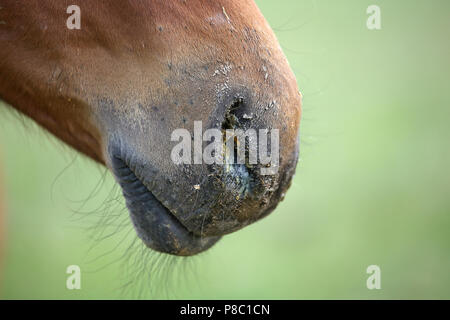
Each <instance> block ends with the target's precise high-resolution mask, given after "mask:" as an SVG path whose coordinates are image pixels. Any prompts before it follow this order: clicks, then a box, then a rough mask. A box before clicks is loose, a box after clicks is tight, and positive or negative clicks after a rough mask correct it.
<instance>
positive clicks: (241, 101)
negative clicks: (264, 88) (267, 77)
mask: <svg viewBox="0 0 450 320" xmlns="http://www.w3.org/2000/svg"><path fill="white" fill-rule="evenodd" d="M254 97H255V96H254V95H253V94H252V93H249V92H248V91H242V89H241V91H235V92H234V93H233V94H232V95H230V98H229V99H225V100H224V101H223V102H222V103H221V105H220V106H219V108H218V111H219V113H218V116H217V117H213V118H214V121H211V122H210V123H209V125H208V126H207V128H211V127H212V128H218V129H222V131H224V129H226V130H242V132H248V130H254V131H255V132H256V134H257V136H256V137H257V140H256V141H252V143H253V144H256V151H257V152H256V153H257V154H258V156H257V162H256V163H253V164H249V163H248V161H246V162H245V163H244V164H237V163H233V164H228V163H224V164H217V163H215V164H211V165H197V166H199V168H195V165H194V168H192V171H190V170H187V172H196V174H197V176H196V177H195V174H194V177H195V178H196V180H197V181H201V183H199V184H196V185H195V187H196V188H194V190H195V192H194V193H193V196H192V198H191V199H190V201H188V207H190V208H191V210H190V211H189V212H183V213H180V215H179V218H180V220H181V221H183V224H184V225H186V226H187V228H188V229H190V230H192V232H193V233H194V234H197V235H200V236H219V235H223V234H227V233H230V232H233V231H236V230H238V229H240V228H242V227H244V226H246V225H248V224H250V223H252V222H254V221H256V220H258V219H260V218H262V217H263V216H265V215H267V214H268V213H269V212H271V211H272V210H273V209H274V208H275V207H276V205H277V203H278V202H279V201H280V200H282V198H283V197H284V193H285V192H286V190H287V188H288V187H289V184H290V181H291V178H292V176H293V173H294V171H295V165H296V163H297V157H298V134H297V132H295V131H294V132H293V131H289V128H288V123H289V122H287V121H285V118H284V116H283V115H282V114H280V112H282V107H281V106H280V105H279V102H277V101H276V99H266V100H264V101H256V100H255V98H254ZM219 114H220V115H219ZM217 120H219V121H217ZM207 128H205V129H207ZM260 130H267V133H268V135H269V137H268V141H267V149H268V150H269V151H270V150H271V144H274V143H277V144H278V146H279V148H280V150H279V159H277V160H278V161H279V166H278V167H274V168H273V169H274V170H273V171H272V173H271V174H267V173H265V174H263V172H264V170H266V171H267V169H268V168H267V167H268V166H270V163H269V164H262V163H261V159H260V158H259V149H260V143H261V141H260V140H261V139H262V138H263V137H262V136H261V135H262V134H263V133H264V131H263V132H261V131H260ZM274 130H277V131H279V137H278V138H279V140H277V141H271V138H270V133H271V131H274ZM291 134H294V137H291V136H290V135H291ZM286 140H294V143H293V144H292V142H290V143H287V142H286ZM247 142H248V141H247ZM235 144H237V141H235ZM247 147H248V145H247ZM224 148H225V147H224ZM247 151H248V148H247ZM234 152H237V150H234ZM246 155H247V156H248V153H247V154H246ZM234 160H236V159H234ZM246 160H248V158H247V159H246ZM272 160H274V159H272ZM272 165H274V163H273V161H272ZM188 167H189V166H188ZM191 167H192V166H191ZM186 168H187V167H186V166H185V167H183V168H181V167H180V170H185V169H186ZM191 188H192V186H191Z"/></svg>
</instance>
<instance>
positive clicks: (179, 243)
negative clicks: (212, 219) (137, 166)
mask: <svg viewBox="0 0 450 320" xmlns="http://www.w3.org/2000/svg"><path fill="white" fill-rule="evenodd" d="M111 158H112V167H113V172H114V174H115V176H116V178H117V180H118V183H119V185H120V186H121V188H122V193H123V195H124V197H125V200H126V204H127V207H128V210H129V213H130V217H131V220H132V222H133V225H134V228H135V230H136V232H137V234H138V236H139V238H141V240H142V241H143V242H144V244H145V245H147V246H148V247H150V248H152V249H154V250H156V251H160V252H164V253H169V254H174V255H180V256H188V255H194V254H197V253H199V252H201V251H204V250H206V249H208V248H209V247H211V246H212V245H213V244H214V243H215V242H217V241H218V240H219V239H220V237H200V236H197V235H195V234H194V233H193V232H191V231H190V230H189V229H188V228H187V227H186V226H185V225H184V224H183V223H182V222H181V221H180V220H179V219H178V218H177V217H176V216H175V215H174V214H173V213H172V212H171V211H170V210H169V209H168V208H167V207H166V206H164V205H163V203H162V202H161V201H160V200H159V199H158V198H157V197H156V196H155V195H154V194H153V193H152V192H151V191H150V189H149V188H148V187H147V186H146V184H145V183H144V181H145V180H144V179H142V178H139V176H138V175H137V174H136V173H135V171H134V170H133V169H131V167H130V166H129V165H128V164H127V163H126V162H125V161H124V160H122V159H121V158H120V157H118V156H114V155H113V156H112V157H111Z"/></svg>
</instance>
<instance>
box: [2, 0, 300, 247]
mask: <svg viewBox="0 0 450 320" xmlns="http://www.w3.org/2000/svg"><path fill="white" fill-rule="evenodd" d="M63 2H64V1H58V2H55V3H50V2H49V3H46V2H43V1H36V2H33V1H29V2H28V1H27V2H26V3H21V2H17V1H4V4H3V2H2V6H3V8H2V9H1V10H0V20H2V21H4V22H5V23H4V24H3V25H0V29H1V30H2V33H1V35H0V37H2V38H3V39H2V43H4V44H5V45H3V44H2V48H1V49H0V54H1V58H2V59H3V62H2V63H1V65H0V69H1V71H2V73H3V74H4V75H5V76H2V77H1V79H0V95H1V97H2V98H3V99H5V100H6V101H7V102H9V103H10V104H11V105H12V106H13V107H15V108H17V109H19V110H20V111H22V112H23V113H25V114H27V115H28V116H30V117H32V118H33V119H35V120H36V121H37V122H38V123H40V124H41V125H42V126H44V127H45V128H47V129H48V130H49V131H50V132H52V133H54V134H55V135H56V136H58V137H59V138H60V139H62V140H63V141H65V142H66V143H68V144H70V145H71V146H73V147H74V148H76V149H77V150H79V151H81V152H83V153H84V154H86V155H88V156H90V157H91V158H93V159H95V160H96V161H98V162H101V163H103V164H105V165H106V166H107V167H108V168H110V170H111V171H112V172H113V174H114V176H115V178H116V180H117V181H118V183H119V184H120V185H121V187H122V190H123V194H124V196H125V199H126V202H127V206H128V209H129V212H130V215H131V218H132V221H133V224H134V226H135V229H136V231H137V233H138V236H139V237H140V238H141V239H142V240H143V241H144V243H145V244H146V245H147V246H149V247H150V248H153V249H155V250H158V251H162V252H166V253H170V254H175V255H193V254H196V253H198V252H201V251H203V250H206V249H208V248H209V247H211V246H212V245H213V244H214V243H215V242H216V241H217V240H218V239H219V238H220V237H221V236H222V235H224V234H227V233H230V232H233V231H236V230H238V229H240V228H242V227H244V226H246V225H248V224H250V223H252V222H254V221H256V220H258V219H260V218H262V217H264V216H265V215H267V214H268V213H270V212H271V211H272V210H273V209H274V208H275V207H276V205H277V204H278V202H279V201H280V200H282V198H283V197H284V193H285V192H286V190H287V188H288V187H289V184H290V181H291V179H292V176H293V174H294V170H295V166H296V163H297V157H298V143H299V142H298V129H299V122H300V114H301V97H300V94H299V92H298V90H297V83H296V80H295V78H294V75H293V73H292V71H291V69H290V68H289V65H288V62H287V61H286V58H285V56H284V55H283V53H282V51H281V49H280V46H279V44H278V42H277V40H276V38H275V36H274V34H273V32H272V31H271V29H270V27H269V25H268V24H267V22H266V20H265V19H264V17H263V16H262V15H261V13H260V11H259V10H258V8H257V7H256V5H255V4H254V3H253V1H251V0H223V1H203V0H186V1H114V2H113V1H101V2H98V1H92V2H89V3H87V2H84V1H83V2H81V3H80V5H79V6H80V10H81V29H79V30H77V29H73V30H70V29H68V28H67V27H66V19H67V18H68V14H67V13H66V8H67V6H69V5H70V4H71V3H69V2H67V3H63ZM24 6H26V7H27V8H26V9H25V8H23V7H24ZM194 129H195V130H194ZM207 129H217V130H216V131H217V132H222V133H223V134H224V137H223V140H222V138H220V139H218V138H217V136H216V137H215V139H211V141H208V139H207V135H205V136H202V134H203V133H204V132H205V131H206V130H207ZM227 130H228V131H232V130H235V131H239V130H242V131H244V132H246V133H249V132H250V133H251V132H252V130H254V132H256V136H255V135H251V134H248V135H247V143H245V140H243V143H242V141H241V140H239V139H236V138H235V137H232V138H230V139H227V136H226V132H227ZM198 132H200V135H199V134H198ZM183 133H188V135H183ZM265 133H267V135H265ZM202 138H205V140H207V141H202ZM191 139H192V140H191ZM199 139H200V141H199ZM186 140H189V143H187V142H188V141H186ZM212 141H215V142H216V143H218V144H216V146H217V147H218V149H214V150H215V151H213V152H212V153H211V154H212V155H213V158H214V157H216V158H214V159H216V160H217V159H218V158H220V157H221V156H224V157H223V158H225V157H227V155H229V152H230V150H231V151H236V152H237V151H239V150H241V149H240V148H241V147H242V145H243V147H242V150H244V154H245V155H246V156H245V157H244V161H241V162H240V163H233V164H229V163H225V161H223V163H221V162H220V161H215V162H212V163H211V162H208V161H205V160H204V159H203V158H202V155H203V153H202V152H205V153H207V146H208V143H209V142H212ZM228 141H229V142H230V144H229V145H227V146H230V145H231V142H234V146H233V147H232V148H228V149H227V146H225V147H224V148H223V149H220V148H219V147H220V145H225V142H228ZM181 142H183V143H185V145H187V146H188V149H184V150H182V151H181V152H178V151H179V149H174V148H179V146H180V143H181ZM191 142H192V143H191ZM261 143H262V144H261ZM252 144H253V146H255V145H256V149H255V150H256V154H257V161H256V162H252V161H249V159H250V158H251V151H252V150H253V149H252V146H251V145H252ZM262 145H265V146H267V148H266V149H268V151H270V152H272V153H273V154H269V155H270V156H273V155H276V156H277V159H275V158H272V160H274V161H272V162H270V163H267V161H266V162H264V161H263V160H262V159H261V152H260V151H261V149H262V147H261V146H262ZM277 148H278V149H277ZM174 150H177V152H174ZM218 150H222V151H223V152H222V153H221V152H220V151H218ZM199 152H201V153H200V157H198V153H199ZM266 153H267V152H266ZM174 155H175V158H177V157H178V158H180V159H182V160H183V161H181V162H180V161H178V160H176V159H174ZM231 158H232V159H234V160H236V158H237V157H234V158H233V156H232V157H231ZM188 160H190V161H188ZM250 160H251V159H250ZM235 162H236V161H235Z"/></svg>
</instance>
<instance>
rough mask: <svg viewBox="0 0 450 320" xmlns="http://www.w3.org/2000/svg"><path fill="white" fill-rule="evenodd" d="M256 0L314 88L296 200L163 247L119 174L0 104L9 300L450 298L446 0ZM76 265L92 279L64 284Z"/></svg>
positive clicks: (304, 85) (302, 79)
mask: <svg viewBox="0 0 450 320" xmlns="http://www.w3.org/2000/svg"><path fill="white" fill-rule="evenodd" d="M257 4H258V5H259V7H260V8H261V10H262V12H263V13H264V15H265V16H266V18H267V20H268V21H269V23H270V25H271V26H272V27H273V29H274V31H275V33H276V34H277V36H278V39H279V41H280V43H281V46H282V48H283V49H284V51H285V54H286V55H287V57H288V60H289V61H290V64H291V67H292V68H293V70H294V72H295V74H296V76H297V80H298V84H299V88H300V90H301V92H302V93H303V95H304V113H303V119H302V125H301V136H302V145H301V159H300V161H299V164H298V167H297V174H296V176H295V179H294V183H293V185H292V187H291V189H290V190H289V192H288V193H287V197H286V199H285V201H283V202H282V203H281V204H280V205H279V207H278V208H277V210H276V211H275V212H274V213H273V214H271V215H270V216H269V217H267V218H266V219H264V220H263V221H261V222H258V223H256V224H254V225H252V226H250V227H247V228H246V229H244V230H242V231H239V232H237V233H235V234H231V235H229V236H226V237H225V238H224V239H223V240H222V241H220V242H219V243H218V244H217V245H216V246H215V247H214V248H213V249H211V250H210V251H208V252H206V253H204V254H202V255H200V256H196V257H194V258H190V259H183V258H168V257H167V256H161V255H158V254H156V253H154V252H151V251H149V250H144V249H143V247H142V246H141V244H140V242H139V241H135V239H136V236H135V233H134V231H133V229H132V227H131V224H130V222H129V218H128V216H127V212H126V210H124V204H123V200H122V198H121V195H120V190H118V188H117V187H114V183H113V181H112V178H111V176H110V174H109V173H106V172H105V170H104V169H103V168H101V167H98V166H97V165H95V164H93V163H92V162H90V161H89V160H86V159H83V157H81V156H77V155H76V154H75V152H73V151H70V150H69V149H68V148H67V147H65V146H63V145H62V144H61V143H59V142H57V141H56V140H55V139H54V138H52V137H51V136H50V135H49V134H46V133H43V132H42V131H41V130H40V129H38V128H36V127H35V125H34V124H32V123H31V122H30V121H25V123H23V122H24V121H23V120H22V119H21V118H20V117H18V116H16V115H14V113H13V112H11V111H8V110H7V109H6V108H4V107H3V106H1V108H0V109H1V110H0V146H1V149H2V153H3V158H4V159H3V160H4V161H3V162H4V163H3V167H4V168H3V169H4V171H5V175H6V188H7V192H8V194H7V199H8V203H7V204H8V208H9V214H8V221H7V226H8V228H7V235H8V244H7V248H6V249H7V250H6V257H5V261H4V270H3V275H2V285H1V288H0V297H1V298H5V299H15V298H25V299H28V298H38V299H43V298H44V299H47V298H56V299H78V298H81V299H92V298H101V299H110V298H133V297H138V298H155V297H156V298H188V299H189V298H194V299H196V298H208V299H216V298H220V299H230V298H236V299H241V298H242V299H271V298H275V299H279V298H286V299H292V298H295V299H304V298H307V299H316V298H324V299H337V298H339V299H348V298H356V299H366V298H368V299H381V298H386V299H392V298H396V299H400V298H401V299H403V298H447V299H448V298H450V192H449V191H450V190H449V189H450V140H449V138H450V98H449V91H450V86H449V83H450V82H449V74H450V59H449V57H450V41H449V38H450V19H449V18H450V2H449V1H446V0H443V1H406V0H402V1H400V0H396V1H387V0H384V1H381V0H378V1H376V0H371V1H363V0H355V1H331V0H329V1H312V0H302V1H299V0H292V1H271V0H265V1H257ZM371 4H377V5H379V6H380V8H381V23H382V24H381V26H382V29H381V30H368V29H367V27H366V19H367V17H368V15H367V14H366V9H367V7H368V6H369V5H371ZM73 264H75V265H79V266H80V267H81V270H82V278H81V279H82V287H81V290H67V289H66V278H67V274H66V273H65V272H66V268H67V266H69V265H73ZM372 264H375V265H378V266H380V268H381V287H382V288H381V290H368V289H367V288H366V279H367V277H368V275H367V274H366V268H367V266H369V265H372Z"/></svg>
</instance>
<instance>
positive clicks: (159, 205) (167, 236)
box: [98, 69, 299, 256]
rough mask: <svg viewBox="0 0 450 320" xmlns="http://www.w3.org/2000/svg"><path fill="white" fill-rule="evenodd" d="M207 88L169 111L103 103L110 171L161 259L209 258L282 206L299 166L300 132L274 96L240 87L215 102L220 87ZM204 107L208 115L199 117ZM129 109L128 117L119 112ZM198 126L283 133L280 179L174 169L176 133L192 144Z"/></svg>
mask: <svg viewBox="0 0 450 320" xmlns="http://www.w3.org/2000/svg"><path fill="white" fill-rule="evenodd" d="M196 70H198V69H196ZM201 88H202V93H201V94H197V95H193V96H192V97H190V98H189V99H187V100H186V101H184V100H180V99H181V98H179V96H177V97H176V98H175V99H176V103H174V102H170V101H171V100H172V99H171V98H170V97H166V99H165V100H164V104H163V102H161V101H156V100H153V99H151V98H149V99H148V101H143V102H135V103H134V105H135V107H134V105H133V104H130V100H131V99H128V100H126V101H123V102H120V101H114V100H110V99H104V98H102V99H99V102H98V103H99V105H100V109H101V110H102V111H103V112H102V117H101V118H102V120H103V121H104V123H105V125H104V126H105V129H104V131H105V132H109V136H108V138H107V141H106V145H107V154H108V157H109V159H108V161H107V162H108V166H109V167H110V169H111V170H112V172H113V174H114V176H115V178H116V180H117V182H118V183H119V184H120V186H121V188H122V191H123V194H124V197H125V199H126V203H127V207H128V209H129V212H130V216H131V219H132V222H133V224H134V227H135V229H136V231H137V234H138V236H139V237H140V238H141V239H142V241H143V242H144V243H145V244H146V245H147V246H148V247H150V248H152V249H154V250H156V251H160V252H163V253H168V254H173V255H179V256H189V255H195V254H197V253H200V252H202V251H205V250H207V249H208V248H210V247H211V246H212V245H213V244H214V243H216V242H217V241H218V240H219V239H220V237H221V236H223V235H225V234H228V233H231V232H234V231H237V230H239V229H241V228H243V227H245V226H247V225H249V224H251V223H253V222H255V221H257V220H260V219H261V218H263V217H265V216H267V215H268V214H269V213H270V212H272V211H273V210H274V209H275V207H276V206H277V204H278V203H279V202H280V201H281V200H282V199H283V198H284V195H285V192H286V191H287V189H288V187H289V185H290V182H291V179H292V177H293V175H294V172H295V167H296V164H297V159H298V148H299V137H298V132H296V130H294V129H292V127H291V126H290V123H291V122H292V118H291V116H290V115H286V114H285V113H284V112H283V104H282V103H277V104H274V103H273V101H274V98H273V92H272V91H266V92H263V93H261V92H260V91H257V90H256V89H252V90H250V89H248V88H247V86H244V85H240V86H236V87H235V88H233V87H231V88H229V89H227V91H226V92H225V93H223V94H221V95H217V93H216V86H215V84H214V83H208V82H205V84H204V86H202V87H201ZM167 101H168V102H167ZM205 101H206V102H205ZM177 106H183V107H178V108H181V110H182V111H181V112H174V110H176V108H177ZM203 106H208V109H207V110H200V108H201V107H203ZM126 109H127V110H130V111H129V112H123V111H121V110H126ZM118 110H119V111H118ZM197 110H198V111H197ZM136 114H138V115H139V118H136ZM248 115H252V116H251V118H249V117H248ZM195 121H201V122H202V124H203V131H205V130H207V129H211V128H215V129H219V130H220V129H223V128H231V129H242V130H244V131H245V130H247V129H254V130H256V131H257V132H258V130H259V129H269V130H271V129H278V130H279V132H280V141H279V143H280V144H279V148H280V159H279V169H278V171H277V172H276V173H275V174H273V175H261V174H260V172H261V168H263V167H264V165H262V164H260V163H259V162H258V163H257V164H255V165H250V166H249V165H247V164H233V165H231V166H228V167H225V166H224V165H220V164H205V163H202V164H175V163H173V162H172V160H171V150H172V148H173V147H174V146H175V145H176V144H177V142H171V140H170V137H171V133H172V132H173V131H174V130H176V129H178V128H185V129H186V130H188V131H189V132H190V134H191V136H192V137H193V136H194V132H193V127H194V122H195ZM207 144H208V143H207V142H204V145H203V148H205V146H206V145H207ZM268 149H270V146H268Z"/></svg>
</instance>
